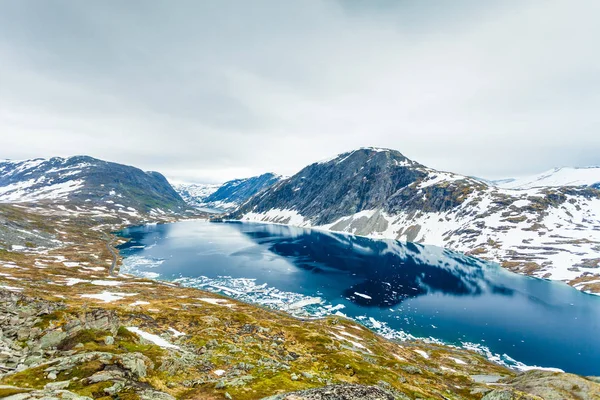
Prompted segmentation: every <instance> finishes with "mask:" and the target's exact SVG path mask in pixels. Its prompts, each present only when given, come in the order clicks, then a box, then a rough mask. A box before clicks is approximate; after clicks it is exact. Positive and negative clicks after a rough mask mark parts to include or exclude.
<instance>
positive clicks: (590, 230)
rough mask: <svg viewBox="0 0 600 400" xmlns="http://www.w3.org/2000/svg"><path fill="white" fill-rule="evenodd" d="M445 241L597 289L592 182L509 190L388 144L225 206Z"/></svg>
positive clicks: (258, 215) (255, 214)
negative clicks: (239, 203) (411, 157)
mask: <svg viewBox="0 0 600 400" xmlns="http://www.w3.org/2000/svg"><path fill="white" fill-rule="evenodd" d="M230 216H231V217H232V218H239V219H242V220H247V221H262V222H276V223H284V224H292V225H298V226H306V227H320V228H323V229H329V230H333V231H342V232H348V233H353V234H358V235H365V236H372V237H382V238H394V239H400V240H407V241H415V242H421V243H426V244H433V245H437V246H442V247H447V248H450V249H453V250H458V251H462V252H464V253H468V254H473V255H477V256H479V257H482V258H485V259H489V260H493V261H497V262H499V263H501V264H502V265H503V266H505V267H507V268H509V269H511V270H513V271H516V272H521V273H526V274H531V275H535V276H540V277H546V278H551V279H558V280H564V281H568V282H569V283H570V284H572V285H574V286H576V287H578V288H580V289H584V290H595V291H599V292H600V285H597V282H596V283H591V284H586V283H585V282H586V281H587V282H594V281H597V280H598V270H599V268H600V257H599V256H598V252H599V251H600V191H599V190H597V189H595V188H592V187H556V188H534V189H528V190H508V189H502V188H497V187H494V186H491V185H488V184H486V183H484V182H481V181H479V180H476V179H473V178H469V177H465V176H462V175H457V174H452V173H448V172H441V171H436V170H434V169H431V168H427V167H425V166H423V165H421V164H419V163H416V162H414V161H411V160H409V159H407V158H406V157H404V156H403V155H402V154H401V153H399V152H397V151H394V150H387V149H373V148H366V149H359V150H355V151H352V152H349V153H344V154H340V155H339V156H337V157H336V158H334V159H331V160H328V161H325V162H321V163H315V164H311V165H309V166H308V167H306V168H304V169H303V170H301V171H300V172H299V173H297V174H296V175H294V176H292V177H290V178H288V179H285V180H282V181H281V182H279V183H276V184H275V185H273V186H272V187H270V188H268V189H267V190H265V191H264V192H262V193H260V194H258V195H256V196H254V197H253V198H251V199H250V200H249V201H248V202H247V203H245V204H244V205H243V206H241V207H240V208H239V209H237V210H236V211H235V212H233V213H232V214H231V215H230Z"/></svg>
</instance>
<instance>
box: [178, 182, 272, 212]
mask: <svg viewBox="0 0 600 400" xmlns="http://www.w3.org/2000/svg"><path fill="white" fill-rule="evenodd" d="M280 180H281V176H279V175H275V174H272V173H266V174H262V175H259V176H253V177H251V178H245V179H234V180H232V181H228V182H225V183H224V184H222V185H220V186H219V185H216V188H215V185H210V186H209V185H201V184H200V185H177V186H175V189H176V190H177V191H178V192H179V194H180V195H181V196H182V197H183V198H184V200H185V201H186V202H187V203H188V204H189V205H191V206H193V207H210V208H214V209H218V210H223V211H229V210H233V209H234V208H236V207H238V206H239V205H240V204H242V203H244V202H246V201H247V200H248V199H249V198H251V197H252V196H254V195H255V194H257V193H258V192H260V191H262V190H264V189H265V188H268V187H270V186H272V185H273V184H275V183H276V182H279V181H280ZM213 188H215V190H212V189H213Z"/></svg>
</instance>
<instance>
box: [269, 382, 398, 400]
mask: <svg viewBox="0 0 600 400" xmlns="http://www.w3.org/2000/svg"><path fill="white" fill-rule="evenodd" d="M400 395H401V394H398V395H396V394H393V393H391V392H389V391H387V390H385V389H383V388H380V387H377V386H364V385H350V384H344V385H334V386H325V387H323V388H318V389H309V390H302V391H299V392H292V393H286V394H280V395H276V396H270V397H265V398H264V399H263V400H396V398H398V397H399V396H400ZM402 396H403V395H402ZM400 398H402V397H400Z"/></svg>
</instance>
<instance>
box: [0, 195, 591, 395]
mask: <svg viewBox="0 0 600 400" xmlns="http://www.w3.org/2000/svg"><path fill="white" fill-rule="evenodd" d="M7 215H10V217H11V221H12V223H13V226H12V228H11V229H12V230H11V231H10V232H13V233H14V232H16V231H15V229H16V228H15V226H17V225H18V226H20V227H23V226H26V227H30V228H31V227H32V226H35V228H34V229H35V230H36V231H37V232H38V233H39V234H40V235H42V236H43V237H47V238H50V239H51V240H49V241H44V243H46V245H47V246H46V247H44V246H41V245H37V246H36V245H34V244H32V245H29V246H25V247H21V246H19V247H17V248H14V249H4V250H0V398H6V399H12V400H16V399H80V400H81V399H104V400H108V399H122V400H125V399H127V400H129V399H165V400H166V399H262V398H268V399H287V400H299V399H323V400H325V399H453V400H458V399H486V400H491V399H598V398H600V384H598V383H597V382H596V381H595V380H594V378H584V377H579V376H575V375H570V374H564V373H557V372H549V371H529V372H525V373H517V372H515V371H512V370H509V369H507V368H504V367H502V366H499V365H496V364H494V363H492V362H490V361H489V360H487V359H485V358H484V357H483V356H481V355H479V354H476V353H473V352H469V351H465V350H460V349H456V348H451V347H447V346H442V345H436V344H430V343H423V342H392V341H389V340H386V339H384V338H382V337H380V336H378V335H376V334H375V333H373V332H371V331H370V330H368V329H366V328H364V327H362V326H361V325H358V324H356V323H354V322H353V321H349V320H346V319H344V318H339V317H331V318H327V319H324V320H308V321H301V320H298V319H295V318H292V317H291V316H289V315H287V314H285V313H281V312H276V311H271V310H265V309H262V308H259V307H256V306H253V305H249V304H245V303H240V302H237V301H234V300H231V299H228V298H225V297H221V296H218V295H216V294H214V293H209V292H203V291H200V290H197V289H191V288H183V287H178V286H176V285H173V284H169V283H161V282H156V281H152V280H147V279H140V278H136V277H132V276H127V275H119V274H111V264H112V254H111V251H110V249H109V247H110V246H112V243H117V242H118V241H115V240H114V238H111V235H110V232H112V231H114V230H115V229H117V228H119V227H121V226H122V224H123V221H122V220H119V219H118V217H116V216H113V217H110V216H107V215H104V214H102V215H100V214H93V213H90V214H86V213H85V212H83V211H82V210H81V209H79V210H77V211H76V213H75V211H74V210H71V209H70V208H69V206H61V207H58V206H55V205H47V206H45V207H41V206H39V205H38V206H35V207H26V206H23V205H21V206H19V207H14V206H6V205H5V206H2V207H0V216H3V217H6V216H7ZM136 222H138V223H139V222H142V221H136ZM2 229H4V228H0V231H2ZM19 229H21V228H19ZM30 231H32V230H30ZM36 234H37V233H36ZM4 237H9V236H7V235H5V236H4ZM117 266H118V263H117Z"/></svg>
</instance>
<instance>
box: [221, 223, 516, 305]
mask: <svg viewBox="0 0 600 400" xmlns="http://www.w3.org/2000/svg"><path fill="white" fill-rule="evenodd" d="M240 225H242V228H241V231H242V232H243V233H244V234H245V235H247V236H248V237H250V238H251V239H252V240H254V241H255V242H256V243H257V244H259V245H262V246H266V247H267V248H268V249H269V250H270V251H271V252H273V253H275V254H277V255H279V256H282V257H286V258H288V259H293V260H294V261H293V263H294V264H295V266H296V267H298V268H302V269H304V270H306V271H310V272H312V273H314V274H325V275H326V274H339V273H344V274H348V273H350V274H352V275H355V276H357V277H360V278H361V282H357V283H355V284H353V285H352V286H350V287H349V288H347V289H346V290H345V291H344V296H346V297H348V298H349V299H351V300H352V301H353V302H354V303H357V304H359V305H361V306H367V307H386V308H388V307H393V306H396V305H398V304H399V303H400V302H402V301H403V300H405V299H407V298H411V297H418V296H422V295H425V294H428V293H434V292H443V293H445V294H451V295H455V296H463V295H470V296H476V295H480V294H482V293H483V291H486V290H488V291H492V292H493V293H495V294H500V295H504V296H512V295H513V293H514V292H513V290H511V289H509V288H507V287H504V286H498V285H496V284H494V283H493V282H491V281H490V280H489V279H487V278H486V276H485V273H484V270H485V268H490V266H489V264H485V263H483V262H481V261H480V260H478V259H476V258H473V257H468V256H464V255H460V254H458V253H455V252H451V251H448V250H445V249H439V248H436V249H435V250H436V251H432V250H433V249H431V248H427V247H425V246H423V245H420V244H415V243H402V242H398V241H395V240H372V239H368V238H364V237H357V236H350V235H338V234H332V233H330V232H324V231H316V230H311V229H303V228H296V227H290V226H283V225H259V226H253V227H252V228H253V229H250V230H247V229H244V225H243V224H240ZM233 255H236V254H235V253H234V254H233ZM354 293H360V294H364V295H366V296H360V295H356V294H354Z"/></svg>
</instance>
